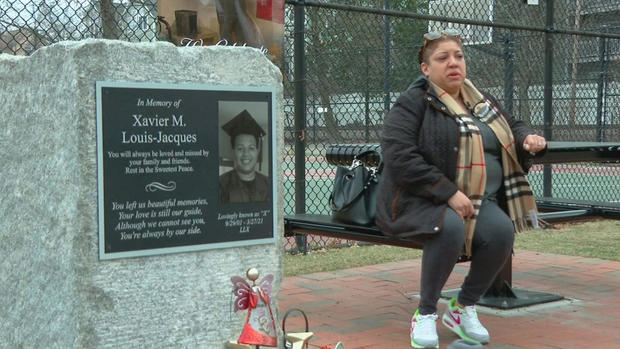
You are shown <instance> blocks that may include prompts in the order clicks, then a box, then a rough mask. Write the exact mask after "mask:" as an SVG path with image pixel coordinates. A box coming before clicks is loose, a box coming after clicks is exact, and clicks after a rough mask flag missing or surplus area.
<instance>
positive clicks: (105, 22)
mask: <svg viewBox="0 0 620 349" xmlns="http://www.w3.org/2000/svg"><path fill="white" fill-rule="evenodd" d="M99 13H100V17H101V28H102V33H103V38H104V39H118V37H119V33H118V31H119V30H118V25H117V23H116V8H115V7H114V4H113V3H112V0H99Z"/></svg>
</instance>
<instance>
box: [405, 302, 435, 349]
mask: <svg viewBox="0 0 620 349" xmlns="http://www.w3.org/2000/svg"><path fill="white" fill-rule="evenodd" d="M411 346H412V347H414V348H439V337H437V314H428V315H420V310H416V312H415V314H413V317H412V318H411Z"/></svg>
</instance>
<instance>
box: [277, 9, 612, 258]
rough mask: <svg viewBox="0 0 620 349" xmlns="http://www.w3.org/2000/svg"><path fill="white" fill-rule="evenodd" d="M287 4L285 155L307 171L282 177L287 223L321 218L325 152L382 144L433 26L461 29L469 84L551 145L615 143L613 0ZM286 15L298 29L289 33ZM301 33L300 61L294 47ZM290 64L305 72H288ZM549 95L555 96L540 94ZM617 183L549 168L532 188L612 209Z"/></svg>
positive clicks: (587, 167)
mask: <svg viewBox="0 0 620 349" xmlns="http://www.w3.org/2000/svg"><path fill="white" fill-rule="evenodd" d="M289 4H290V5H291V6H289V7H288V16H287V19H288V20H287V22H286V25H287V30H286V33H287V38H286V39H287V40H286V42H287V43H289V45H288V51H287V55H288V61H290V62H293V61H295V59H294V58H295V55H297V57H296V58H297V61H295V62H297V64H295V65H290V67H291V68H292V69H293V71H291V72H290V73H289V74H288V75H287V76H288V78H289V81H287V85H288V86H289V88H287V89H286V91H288V92H289V93H290V95H287V96H286V97H287V101H288V103H289V104H288V105H287V116H288V118H287V129H288V130H289V132H287V133H286V134H287V136H288V138H287V144H290V146H291V147H292V148H293V149H296V150H291V154H292V153H294V152H295V151H298V152H303V154H305V162H304V163H303V164H301V163H299V161H298V162H287V163H286V166H288V171H289V172H290V173H295V171H297V172H296V173H298V175H297V176H293V177H291V178H289V180H288V181H287V187H286V189H285V190H286V198H287V203H288V205H287V206H286V207H287V212H286V213H288V214H292V213H302V212H303V213H317V214H329V213H330V211H329V205H328V197H329V193H330V190H331V187H330V184H331V182H330V180H331V178H332V177H333V175H334V173H335V168H334V167H333V166H332V167H330V166H326V165H325V164H324V162H323V161H322V159H321V157H322V156H323V154H324V151H325V147H326V145H327V144H329V143H368V142H370V143H378V142H379V138H378V136H379V133H380V131H381V127H382V123H383V116H384V115H385V113H386V112H387V110H388V109H389V108H390V106H391V105H392V103H393V102H394V101H395V100H396V98H397V97H398V95H399V94H400V92H401V91H404V90H405V89H406V88H407V87H408V85H409V84H410V83H411V82H412V81H413V80H415V79H416V78H417V77H418V76H419V75H420V74H421V72H420V69H419V64H418V63H417V52H418V49H419V45H420V44H421V43H422V40H421V38H422V36H423V34H424V33H426V32H428V31H429V30H435V29H437V28H445V27H455V28H458V29H459V30H460V31H461V32H462V33H463V36H464V43H465V53H466V58H467V69H468V77H470V79H472V80H473V81H474V82H475V83H476V85H477V86H478V87H479V88H482V89H484V90H486V91H489V92H491V93H492V94H494V95H495V96H496V97H497V98H498V99H499V100H500V101H501V102H502V103H503V104H504V106H505V107H506V109H508V110H509V111H511V112H512V113H513V114H514V115H515V116H516V117H517V118H518V119H522V120H524V121H525V122H526V123H528V124H530V125H532V126H533V127H534V128H535V129H536V130H537V132H539V133H540V134H543V135H545V136H546V137H547V138H548V139H551V140H555V141H613V142H618V141H620V104H619V102H620V100H619V99H618V98H619V97H620V35H618V34H620V1H618V0H615V1H602V0H599V1H583V0H561V1H559V0H555V1H554V2H553V3H549V2H548V1H542V0H541V1H540V2H539V4H538V5H528V4H527V2H526V1H493V0H478V1H458V0H452V1H451V0H436V1H428V0H424V1H423V0H418V1H415V0H410V1H396V0H375V1H372V0H367V1H329V2H327V1H326V2H322V3H321V2H317V1H298V2H293V1H291V2H289ZM295 5H297V6H295ZM551 5H552V6H551ZM295 12H297V16H298V17H297V21H298V23H299V20H302V21H303V22H301V23H303V27H301V26H299V25H298V27H295ZM299 12H303V15H299ZM480 24H488V25H480ZM524 24H526V25H524ZM545 28H554V30H555V31H554V32H553V33H550V31H548V30H545ZM300 32H301V33H302V34H303V38H302V40H303V43H304V45H303V47H304V50H303V51H300V50H299V48H300V46H295V45H294V42H295V39H296V35H297V39H298V40H299V39H300V38H301V35H300ZM547 40H549V42H550V44H551V45H552V51H551V52H552V53H551V54H547V52H548V51H546V50H548V48H549V46H546V45H545V43H546V41H547ZM300 53H303V57H299V56H300ZM299 61H303V64H304V65H305V71H304V74H301V73H302V72H300V71H298V72H295V71H294V69H298V67H300V64H299ZM295 73H297V75H295ZM546 74H548V75H549V76H548V77H547V76H546ZM296 82H297V83H296ZM550 85H551V87H552V90H553V95H552V96H549V95H548V94H546V90H549V91H550V89H549V87H550ZM296 89H297V90H296ZM549 97H552V98H549ZM296 103H297V104H299V103H305V105H304V106H303V107H302V108H299V106H298V109H297V112H298V113H299V110H300V109H301V110H304V111H305V120H304V119H299V117H300V116H299V115H297V118H298V120H297V124H295V110H296V109H295V104H296ZM546 103H548V104H549V105H547V106H546V105H545V104H546ZM618 175H620V168H619V167H618V165H600V164H598V165H597V164H578V165H574V164H558V165H553V166H551V167H548V168H547V169H543V167H542V166H535V167H534V168H533V169H532V171H531V173H530V175H529V179H530V181H531V182H532V185H533V189H534V191H535V193H536V195H537V197H539V198H540V197H543V196H553V197H554V198H564V199H568V200H574V201H583V200H588V201H601V202H616V203H617V202H619V201H620V183H619V181H618ZM293 202H294V203H295V204H292V203H293ZM309 240H310V241H309V244H310V245H311V247H312V246H315V247H322V246H324V245H325V244H330V243H333V241H331V240H326V239H324V238H321V237H309ZM338 243H340V242H338ZM291 247H294V245H291Z"/></svg>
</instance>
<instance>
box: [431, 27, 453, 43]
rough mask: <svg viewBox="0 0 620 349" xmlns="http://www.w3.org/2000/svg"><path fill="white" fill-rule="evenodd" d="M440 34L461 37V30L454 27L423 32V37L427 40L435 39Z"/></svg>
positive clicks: (440, 35)
mask: <svg viewBox="0 0 620 349" xmlns="http://www.w3.org/2000/svg"><path fill="white" fill-rule="evenodd" d="M442 36H448V37H456V38H459V39H460V38H461V31H460V30H458V29H454V28H448V29H444V30H440V31H432V32H428V33H426V34H424V39H426V40H428V41H433V40H437V39H439V38H440V37H442Z"/></svg>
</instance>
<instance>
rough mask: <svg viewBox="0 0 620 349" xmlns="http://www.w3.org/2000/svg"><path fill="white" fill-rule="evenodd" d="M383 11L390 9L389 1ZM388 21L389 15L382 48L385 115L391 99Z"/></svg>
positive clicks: (386, 20) (387, 20) (386, 16)
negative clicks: (383, 50)
mask: <svg viewBox="0 0 620 349" xmlns="http://www.w3.org/2000/svg"><path fill="white" fill-rule="evenodd" d="M385 9H386V10H389V9H390V0H385ZM390 21H391V17H390V16H389V15H385V39H384V40H385V43H384V45H383V46H384V48H385V75H384V79H383V95H384V100H383V109H384V110H385V112H386V113H387V111H388V110H389V109H390V102H391V98H390V66H391V63H390V56H391V53H390V51H391V38H390Z"/></svg>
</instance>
